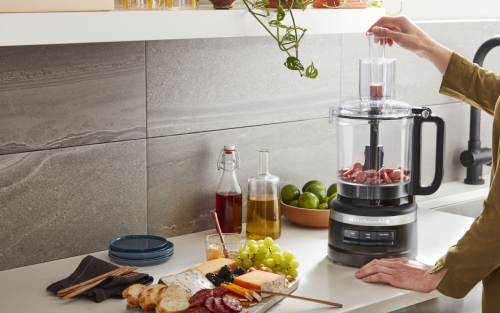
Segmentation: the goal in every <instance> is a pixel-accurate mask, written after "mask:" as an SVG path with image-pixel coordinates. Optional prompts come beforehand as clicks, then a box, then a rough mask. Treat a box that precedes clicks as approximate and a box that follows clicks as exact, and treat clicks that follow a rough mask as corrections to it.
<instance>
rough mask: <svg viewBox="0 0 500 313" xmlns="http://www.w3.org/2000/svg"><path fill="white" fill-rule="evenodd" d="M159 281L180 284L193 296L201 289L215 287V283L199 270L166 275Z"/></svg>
mask: <svg viewBox="0 0 500 313" xmlns="http://www.w3.org/2000/svg"><path fill="white" fill-rule="evenodd" d="M158 283H159V284H165V285H167V286H171V285H178V286H179V287H181V289H182V290H185V291H187V292H188V293H189V295H191V296H193V295H194V294H195V293H197V292H198V291H200V290H201V289H213V288H215V285H214V284H212V282H211V281H209V280H208V278H206V277H205V274H203V273H202V272H201V271H199V270H193V271H188V272H183V273H179V274H175V275H170V276H165V277H162V278H160V281H159V282H158Z"/></svg>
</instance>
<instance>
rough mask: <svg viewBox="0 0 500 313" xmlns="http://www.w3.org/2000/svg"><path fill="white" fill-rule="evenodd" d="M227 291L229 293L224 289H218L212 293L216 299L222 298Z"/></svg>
mask: <svg viewBox="0 0 500 313" xmlns="http://www.w3.org/2000/svg"><path fill="white" fill-rule="evenodd" d="M226 291H227V289H226V288H224V287H217V288H214V289H212V293H213V295H214V298H217V297H222V296H223V295H225V294H226Z"/></svg>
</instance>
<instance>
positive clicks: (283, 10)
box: [243, 0, 403, 79]
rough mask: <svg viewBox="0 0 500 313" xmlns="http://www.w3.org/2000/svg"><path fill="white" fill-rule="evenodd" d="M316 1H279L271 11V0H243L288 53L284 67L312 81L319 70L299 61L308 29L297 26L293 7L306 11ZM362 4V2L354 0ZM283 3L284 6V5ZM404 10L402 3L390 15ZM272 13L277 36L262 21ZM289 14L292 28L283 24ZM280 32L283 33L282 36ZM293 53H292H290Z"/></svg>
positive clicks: (377, 3)
mask: <svg viewBox="0 0 500 313" xmlns="http://www.w3.org/2000/svg"><path fill="white" fill-rule="evenodd" d="M314 1H315V0H306V1H304V2H302V0H284V1H282V0H278V6H277V9H276V10H270V9H268V8H266V5H268V4H269V0H243V3H244V4H245V6H246V7H247V9H248V12H250V13H251V14H252V15H253V17H255V19H256V20H257V21H258V22H259V23H260V24H261V25H262V27H264V28H265V29H266V31H267V32H268V33H269V34H270V35H271V36H272V37H273V38H274V40H276V42H277V43H278V47H279V49H280V50H281V51H284V52H286V54H287V55H288V57H287V58H286V62H285V63H284V65H285V66H286V67H287V68H288V69H289V70H292V71H298V72H299V74H300V76H301V77H307V78H311V79H315V78H316V77H318V73H319V72H318V69H317V68H315V67H314V62H312V61H311V65H309V66H308V67H307V68H306V69H305V70H304V66H303V65H302V62H300V59H299V46H300V41H301V40H302V38H303V37H304V35H305V33H306V31H307V29H306V28H302V27H298V26H297V25H296V24H295V18H294V17H293V12H292V7H294V8H301V9H302V11H305V9H306V7H307V6H308V5H310V4H312V3H314ZM354 1H359V2H361V3H362V1H361V0H354ZM347 2H349V3H351V0H339V5H337V6H336V5H335V2H334V5H333V6H328V5H327V4H326V3H323V6H324V7H326V8H329V9H339V8H341V7H343V6H344V5H345V7H346V8H349V6H348V5H347V4H346V3H347ZM282 3H283V5H282ZM382 3H383V0H371V1H370V2H368V4H367V6H368V8H381V7H382ZM402 10H403V3H401V10H399V12H398V13H396V14H390V13H387V12H385V13H387V14H389V15H398V14H400V13H401V11H402ZM271 12H273V13H276V19H274V20H271V21H270V22H268V25H269V27H271V28H274V29H275V31H276V34H274V33H273V32H272V31H271V30H270V29H269V28H268V27H267V26H266V25H265V24H264V22H263V21H262V20H261V18H267V17H269V16H271ZM287 14H289V15H290V18H291V20H292V25H291V26H286V25H284V24H283V23H282V21H283V20H284V19H285V17H286V16H287ZM280 30H281V31H282V33H281V35H280ZM290 51H291V52H290Z"/></svg>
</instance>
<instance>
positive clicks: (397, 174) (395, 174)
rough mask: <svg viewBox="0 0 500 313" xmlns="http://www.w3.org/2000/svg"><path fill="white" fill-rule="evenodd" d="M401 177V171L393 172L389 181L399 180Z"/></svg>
mask: <svg viewBox="0 0 500 313" xmlns="http://www.w3.org/2000/svg"><path fill="white" fill-rule="evenodd" d="M402 176H403V175H402V173H401V170H395V171H394V172H392V173H391V180H392V181H395V180H401V178H402Z"/></svg>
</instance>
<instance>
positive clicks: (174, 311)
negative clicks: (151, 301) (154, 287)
mask: <svg viewBox="0 0 500 313" xmlns="http://www.w3.org/2000/svg"><path fill="white" fill-rule="evenodd" d="M189 305H190V304H189V300H186V299H183V298H175V297H174V296H173V295H168V296H165V297H163V298H162V299H161V300H160V301H159V302H158V304H157V305H156V313H184V312H186V310H187V309H189Z"/></svg>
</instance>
